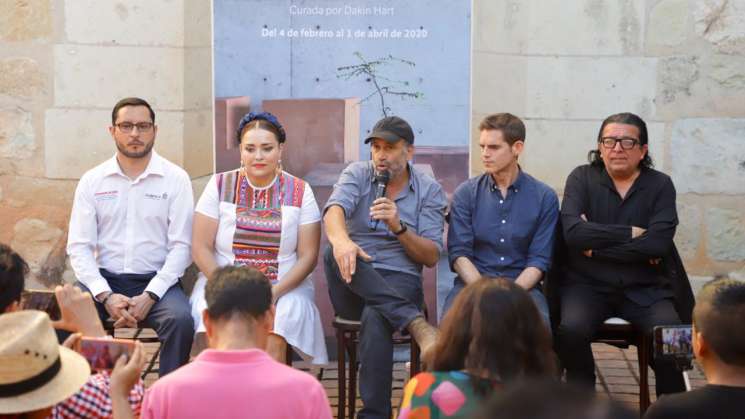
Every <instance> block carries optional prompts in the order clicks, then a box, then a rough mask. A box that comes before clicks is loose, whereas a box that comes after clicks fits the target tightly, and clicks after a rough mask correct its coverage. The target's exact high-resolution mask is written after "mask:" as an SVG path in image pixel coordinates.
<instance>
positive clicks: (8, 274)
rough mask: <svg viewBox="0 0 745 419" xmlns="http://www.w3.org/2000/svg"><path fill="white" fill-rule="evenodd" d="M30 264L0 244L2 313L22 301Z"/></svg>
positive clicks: (0, 302)
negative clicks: (16, 302)
mask: <svg viewBox="0 0 745 419" xmlns="http://www.w3.org/2000/svg"><path fill="white" fill-rule="evenodd" d="M27 273H28V264H27V263H26V261H24V260H23V258H22V257H21V256H20V255H19V254H18V253H16V252H14V251H13V249H11V248H10V247H8V246H6V245H4V244H2V243H0V313H2V312H4V311H5V309H6V308H8V306H9V305H11V304H12V303H13V302H14V301H20V299H21V292H23V287H24V279H25V277H26V274H27Z"/></svg>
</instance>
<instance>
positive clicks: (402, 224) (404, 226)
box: [393, 221, 409, 236]
mask: <svg viewBox="0 0 745 419" xmlns="http://www.w3.org/2000/svg"><path fill="white" fill-rule="evenodd" d="M400 223H401V230H398V231H394V232H393V234H395V235H396V236H400V235H402V234H404V233H406V230H408V229H409V227H408V226H407V225H406V223H404V222H403V221H400Z"/></svg>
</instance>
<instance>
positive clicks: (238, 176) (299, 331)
mask: <svg viewBox="0 0 745 419" xmlns="http://www.w3.org/2000/svg"><path fill="white" fill-rule="evenodd" d="M237 141H238V144H239V147H240V153H241V167H240V169H237V170H232V171H229V172H224V173H218V174H216V175H214V176H213V177H212V179H210V181H209V183H208V184H207V186H206V187H205V190H204V192H203V193H202V196H201V198H200V199H199V202H198V203H197V206H196V210H195V211H196V213H195V214H194V228H193V238H192V256H193V258H194V262H195V263H196V264H197V266H198V267H199V270H200V271H201V273H200V276H199V279H198V280H197V283H196V285H195V286H194V291H193V292H192V296H191V303H192V315H193V316H194V324H195V325H197V333H199V332H204V325H203V324H202V311H203V310H204V309H205V308H206V302H205V301H204V287H205V284H206V281H207V280H208V278H209V277H210V275H211V273H212V272H214V271H215V269H217V268H218V267H219V266H223V265H227V264H234V265H247V266H251V267H254V268H256V269H258V270H260V271H261V272H263V273H264V274H265V275H266V276H267V278H269V280H270V281H271V282H272V293H273V295H274V301H275V305H276V314H275V319H274V330H273V334H272V335H271V336H270V338H269V340H268V342H267V348H266V350H267V352H268V353H269V354H270V355H271V356H272V357H273V358H274V359H276V360H277V361H280V362H284V360H285V353H286V349H287V345H288V344H289V345H291V346H292V348H293V349H295V350H296V351H298V352H299V353H300V354H301V355H302V356H303V357H304V358H306V359H307V358H310V360H311V362H312V363H313V364H325V363H327V362H328V357H327V354H326V345H325V342H324V336H323V329H322V327H321V316H320V313H319V312H318V308H317V307H316V305H315V303H314V291H313V282H312V281H311V278H310V274H311V272H313V269H314V268H315V266H316V261H317V259H318V246H319V241H320V237H321V225H320V221H321V215H320V212H319V210H318V205H317V204H316V201H315V198H314V196H313V191H312V190H311V189H310V185H308V184H307V183H306V182H304V181H303V180H302V179H299V178H296V177H294V176H292V175H290V174H289V173H287V172H284V171H282V166H281V161H282V160H281V158H282V150H283V148H284V146H285V144H284V143H285V131H284V129H283V128H282V126H281V125H280V123H279V121H277V118H276V117H275V116H274V115H272V114H270V113H260V114H253V113H249V114H248V115H246V116H244V117H243V118H242V119H241V121H240V124H239V125H238V130H237Z"/></svg>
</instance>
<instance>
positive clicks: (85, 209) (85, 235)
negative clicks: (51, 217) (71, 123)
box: [67, 175, 111, 297]
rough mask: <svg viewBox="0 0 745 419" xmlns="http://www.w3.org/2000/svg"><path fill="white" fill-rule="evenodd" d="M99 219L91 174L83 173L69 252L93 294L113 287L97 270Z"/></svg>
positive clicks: (71, 227) (68, 241)
mask: <svg viewBox="0 0 745 419" xmlns="http://www.w3.org/2000/svg"><path fill="white" fill-rule="evenodd" d="M96 219H97V217H96V205H95V202H94V201H93V193H92V191H91V186H90V176H85V175H83V177H82V178H81V179H80V182H78V186H77V188H75V199H74V200H73V203H72V212H71V213H70V227H69V229H68V233H67V254H68V255H70V265H72V269H73V271H74V272H75V276H76V277H77V278H78V281H80V282H82V283H83V285H85V286H86V287H87V288H88V289H89V290H90V292H91V294H92V295H93V296H94V297H95V296H97V295H98V294H100V293H102V292H106V291H111V288H110V287H109V283H108V282H107V281H106V279H105V278H104V277H103V276H101V273H100V272H99V271H98V262H97V261H96V257H95V256H94V254H95V253H94V252H95V251H96V248H97V246H98V225H97V224H96Z"/></svg>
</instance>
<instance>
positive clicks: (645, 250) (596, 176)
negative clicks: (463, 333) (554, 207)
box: [549, 113, 693, 395]
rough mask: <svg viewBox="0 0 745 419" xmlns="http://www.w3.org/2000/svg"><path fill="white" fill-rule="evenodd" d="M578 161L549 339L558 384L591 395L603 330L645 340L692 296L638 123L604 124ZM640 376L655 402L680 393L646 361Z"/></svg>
mask: <svg viewBox="0 0 745 419" xmlns="http://www.w3.org/2000/svg"><path fill="white" fill-rule="evenodd" d="M588 159H589V163H590V164H585V165H582V166H579V167H577V168H576V169H574V170H573V171H572V173H571V174H570V175H569V177H568V178H567V181H566V186H565V187H564V198H563V200H562V203H561V226H562V233H563V238H564V240H565V242H566V243H565V244H566V246H565V248H564V249H562V250H565V253H566V256H565V257H564V258H561V259H564V260H561V261H558V262H559V263H561V264H562V265H563V275H560V276H563V278H562V279H561V281H560V282H561V284H560V285H558V288H559V289H558V290H557V293H558V294H559V295H560V297H559V298H560V302H559V306H560V307H559V310H558V313H556V312H555V314H559V315H560V319H559V320H558V323H559V324H558V327H557V328H556V329H555V330H556V343H557V345H556V346H557V352H558V354H559V358H560V359H561V363H562V366H563V367H564V368H565V369H566V378H567V381H568V382H570V383H575V384H578V385H584V386H586V387H587V388H588V389H594V388H595V378H596V377H595V365H594V362H595V360H594V358H593V354H592V348H591V343H592V340H593V338H594V337H595V335H596V334H597V332H598V330H599V329H600V328H601V326H602V325H603V322H604V321H605V320H607V319H608V318H611V317H621V318H623V319H624V320H626V321H628V322H629V323H631V325H632V326H633V327H634V328H635V329H637V330H639V331H641V332H643V333H645V334H647V335H648V336H651V333H652V329H653V328H654V327H655V326H658V325H673V324H680V323H681V321H685V320H687V319H688V318H690V310H691V308H692V307H693V304H692V300H693V295H692V293H691V291H690V285H689V283H688V280H687V278H686V274H685V269H684V267H683V266H682V263H680V265H679V266H678V265H677V261H679V257H678V255H677V251H676V250H675V244H674V242H673V237H674V236H675V229H676V226H677V225H678V215H677V212H676V205H675V186H674V185H673V182H672V180H671V179H670V177H669V176H667V175H666V174H664V173H662V172H659V171H657V170H654V169H652V159H651V157H650V156H649V136H648V133H647V124H646V123H645V122H644V120H642V119H641V118H640V117H639V116H637V115H634V114H632V113H619V114H615V115H611V116H609V117H607V118H606V119H605V120H604V121H603V123H602V124H601V126H600V130H599V132H598V136H597V140H596V142H595V144H594V148H593V149H592V150H591V151H590V152H589V153H588ZM557 259H559V258H557ZM673 265H675V266H673ZM550 277H551V274H549V282H552V281H553V279H551V278H550ZM554 321H556V319H554ZM650 366H651V367H652V368H653V369H654V372H655V378H656V382H655V384H656V385H655V389H656V391H657V394H658V395H660V394H667V393H674V392H679V391H683V390H684V389H685V384H684V382H683V375H682V374H681V373H680V371H677V370H676V369H675V365H674V363H673V362H668V361H666V360H662V359H656V360H654V359H653V360H651V361H650Z"/></svg>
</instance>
